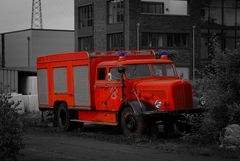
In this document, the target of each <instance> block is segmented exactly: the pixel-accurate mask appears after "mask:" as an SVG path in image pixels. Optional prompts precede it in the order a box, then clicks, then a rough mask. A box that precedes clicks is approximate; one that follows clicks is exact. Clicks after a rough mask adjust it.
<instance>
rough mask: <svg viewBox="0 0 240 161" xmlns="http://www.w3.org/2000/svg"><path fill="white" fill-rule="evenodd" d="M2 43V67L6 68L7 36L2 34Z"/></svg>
mask: <svg viewBox="0 0 240 161" xmlns="http://www.w3.org/2000/svg"><path fill="white" fill-rule="evenodd" d="M1 38H2V39H1V42H2V67H3V68H4V67H5V35H4V34H2V36H1Z"/></svg>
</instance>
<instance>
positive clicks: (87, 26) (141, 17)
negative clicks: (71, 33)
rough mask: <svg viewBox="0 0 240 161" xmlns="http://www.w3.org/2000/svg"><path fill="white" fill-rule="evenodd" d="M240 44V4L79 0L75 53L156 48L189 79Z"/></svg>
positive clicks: (195, 0)
mask: <svg viewBox="0 0 240 161" xmlns="http://www.w3.org/2000/svg"><path fill="white" fill-rule="evenodd" d="M213 39H215V40H217V41H218V43H219V44H220V46H221V48H222V50H225V49H234V48H236V47H237V46H239V42H240V1H239V0H75V49H76V51H80V50H88V51H93V50H94V51H96V50H100V51H105V50H132V49H133V50H135V49H154V50H155V51H157V52H161V51H168V52H170V53H173V55H174V56H175V61H176V65H177V67H178V69H180V71H181V72H182V73H184V74H185V75H187V78H192V77H193V69H195V68H201V67H202V66H204V65H206V64H207V63H209V62H210V60H211V58H212V44H213V42H212V41H213Z"/></svg>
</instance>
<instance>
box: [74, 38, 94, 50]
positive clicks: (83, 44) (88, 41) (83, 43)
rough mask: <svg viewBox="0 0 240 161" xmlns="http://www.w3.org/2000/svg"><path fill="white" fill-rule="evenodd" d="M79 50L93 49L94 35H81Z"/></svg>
mask: <svg viewBox="0 0 240 161" xmlns="http://www.w3.org/2000/svg"><path fill="white" fill-rule="evenodd" d="M78 43H79V45H78V49H79V51H93V38H92V37H81V38H79V39H78Z"/></svg>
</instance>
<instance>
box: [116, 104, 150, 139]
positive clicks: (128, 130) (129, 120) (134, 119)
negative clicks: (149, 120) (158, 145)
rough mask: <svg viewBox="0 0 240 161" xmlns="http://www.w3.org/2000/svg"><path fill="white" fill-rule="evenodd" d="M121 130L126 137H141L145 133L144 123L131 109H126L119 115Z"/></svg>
mask: <svg viewBox="0 0 240 161" xmlns="http://www.w3.org/2000/svg"><path fill="white" fill-rule="evenodd" d="M121 128H122V131H123V133H124V134H125V135H127V136H133V135H141V134H143V133H144V131H145V128H146V123H145V122H144V120H143V118H142V116H141V115H136V114H135V113H134V112H133V110H132V108H131V107H126V108H124V109H123V112H122V115H121Z"/></svg>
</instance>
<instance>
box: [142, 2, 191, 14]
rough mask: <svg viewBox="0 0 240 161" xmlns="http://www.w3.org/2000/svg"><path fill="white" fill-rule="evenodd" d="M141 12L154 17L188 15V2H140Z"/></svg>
mask: <svg viewBox="0 0 240 161" xmlns="http://www.w3.org/2000/svg"><path fill="white" fill-rule="evenodd" d="M141 5H142V7H141V12H142V13H147V14H154V15H160V14H164V15H188V0H171V2H168V1H166V0H141Z"/></svg>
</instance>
